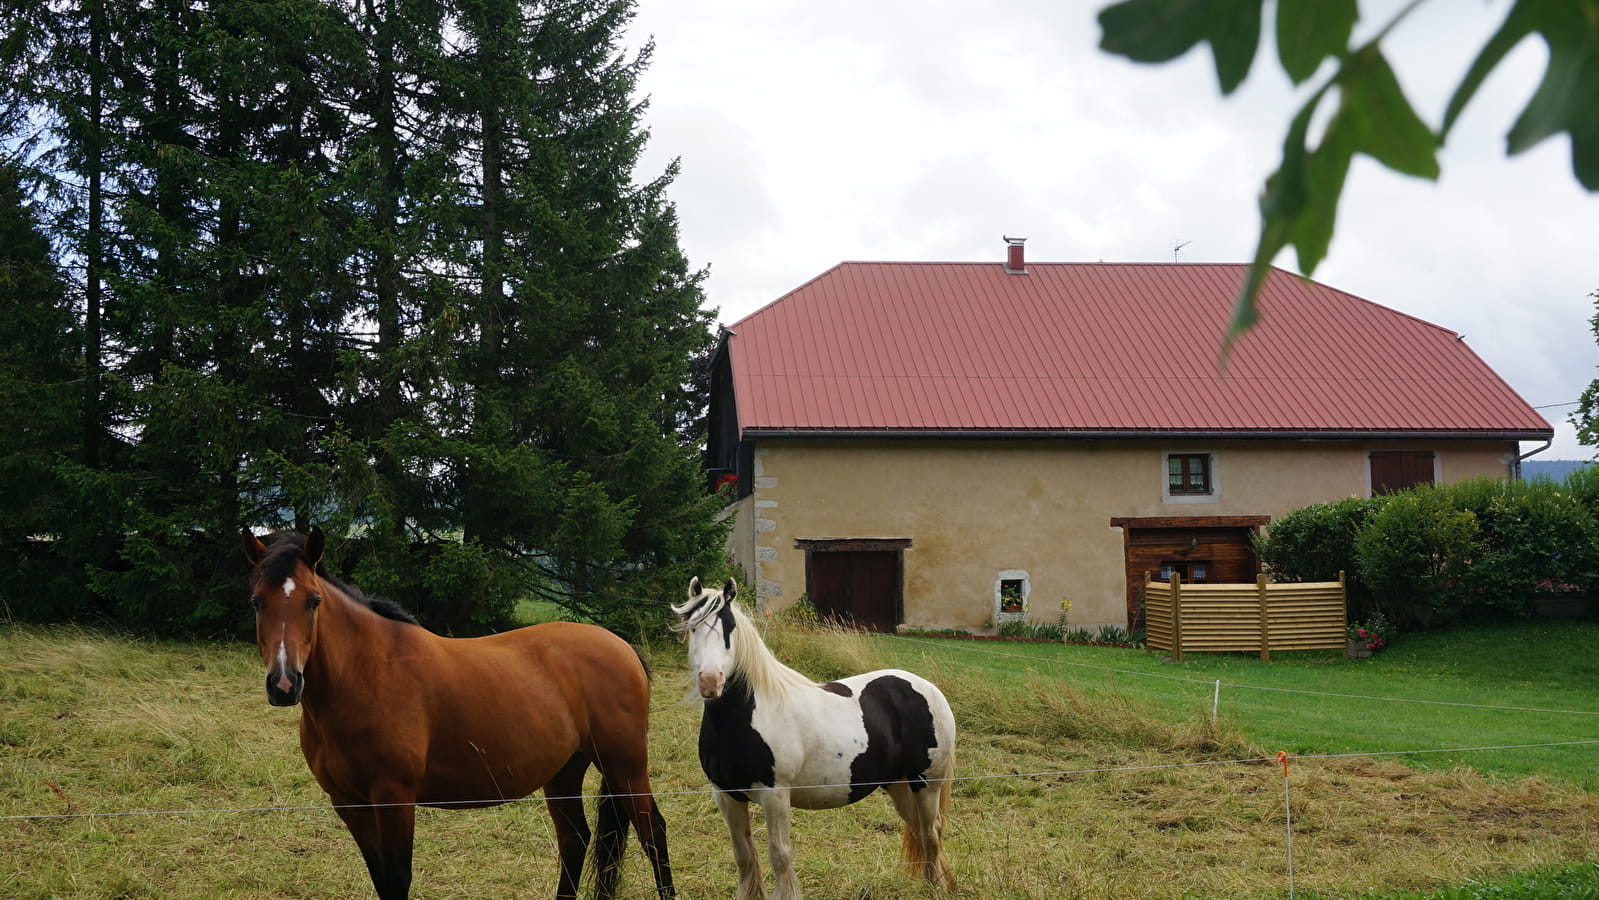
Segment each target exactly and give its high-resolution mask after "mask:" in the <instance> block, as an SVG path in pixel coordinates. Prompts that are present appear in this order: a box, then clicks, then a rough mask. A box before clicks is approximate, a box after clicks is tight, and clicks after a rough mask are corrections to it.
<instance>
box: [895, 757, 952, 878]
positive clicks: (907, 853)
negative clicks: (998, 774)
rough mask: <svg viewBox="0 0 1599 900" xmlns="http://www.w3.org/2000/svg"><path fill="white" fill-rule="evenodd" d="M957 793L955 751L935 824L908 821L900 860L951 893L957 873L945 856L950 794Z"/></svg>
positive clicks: (942, 779) (942, 784)
mask: <svg viewBox="0 0 1599 900" xmlns="http://www.w3.org/2000/svg"><path fill="white" fill-rule="evenodd" d="M954 789H955V748H954V747H951V748H950V750H949V758H948V759H947V761H946V762H945V765H944V772H943V775H942V776H941V777H940V778H939V781H938V804H937V807H936V811H933V810H929V812H932V815H931V818H932V821H930V822H928V821H922V816H920V815H917V816H915V817H914V818H907V819H906V820H905V832H904V837H903V838H902V839H901V843H900V860H901V861H902V862H903V863H904V864H905V867H906V868H907V869H909V870H910V871H911V872H913V873H917V874H921V875H922V876H924V877H926V878H927V880H928V881H930V882H933V883H934V884H941V885H943V887H944V889H945V890H950V891H953V890H954V889H955V870H954V868H953V867H952V866H950V864H949V857H948V856H946V855H945V854H944V822H945V819H946V816H947V815H948V811H949V798H950V794H951V792H953V791H954ZM911 803H912V804H913V806H916V808H917V809H918V810H921V809H927V807H923V806H920V805H919V804H917V803H916V801H915V799H914V798H913V799H912V801H911Z"/></svg>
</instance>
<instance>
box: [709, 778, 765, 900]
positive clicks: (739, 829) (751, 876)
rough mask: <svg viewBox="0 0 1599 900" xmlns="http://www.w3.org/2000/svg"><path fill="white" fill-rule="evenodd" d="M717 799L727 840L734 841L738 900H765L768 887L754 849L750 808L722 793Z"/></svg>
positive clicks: (716, 793)
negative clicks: (763, 879)
mask: <svg viewBox="0 0 1599 900" xmlns="http://www.w3.org/2000/svg"><path fill="white" fill-rule="evenodd" d="M714 796H715V797H716V807H717V808H718V809H720V810H721V811H722V821H724V822H726V823H727V833H728V836H729V837H731V838H732V839H733V862H734V863H735V864H737V866H738V900H766V886H765V885H764V884H762V882H761V855H760V851H758V850H756V849H755V835H754V834H753V833H752V832H751V831H750V805H749V804H748V803H746V802H744V801H742V800H735V799H733V798H732V797H730V796H728V795H727V794H726V793H725V792H723V791H715V792H714Z"/></svg>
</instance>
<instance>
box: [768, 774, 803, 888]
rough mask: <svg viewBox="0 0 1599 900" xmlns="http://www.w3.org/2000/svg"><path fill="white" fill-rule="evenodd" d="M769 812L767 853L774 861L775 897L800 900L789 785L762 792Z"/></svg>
mask: <svg viewBox="0 0 1599 900" xmlns="http://www.w3.org/2000/svg"><path fill="white" fill-rule="evenodd" d="M759 797H760V801H761V810H762V811H763V812H764V813H766V855H767V857H768V858H770V859H771V861H772V882H773V884H774V886H775V890H774V891H773V894H772V896H773V898H774V900H800V887H799V877H798V876H797V875H795V874H794V845H793V844H791V843H789V836H788V834H789V830H788V826H789V821H790V819H791V818H792V817H793V816H792V812H793V806H792V804H791V802H790V800H789V795H788V789H787V788H772V789H771V790H769V791H762V792H761V793H760V795H759Z"/></svg>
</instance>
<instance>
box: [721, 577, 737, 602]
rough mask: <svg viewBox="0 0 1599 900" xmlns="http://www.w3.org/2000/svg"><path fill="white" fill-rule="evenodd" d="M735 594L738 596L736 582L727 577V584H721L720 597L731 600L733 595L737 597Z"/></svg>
mask: <svg viewBox="0 0 1599 900" xmlns="http://www.w3.org/2000/svg"><path fill="white" fill-rule="evenodd" d="M737 596H738V582H737V581H734V580H733V579H731V578H729V579H727V584H725V585H723V586H722V599H724V600H732V599H733V598H734V597H737Z"/></svg>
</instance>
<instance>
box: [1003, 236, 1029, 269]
mask: <svg viewBox="0 0 1599 900" xmlns="http://www.w3.org/2000/svg"><path fill="white" fill-rule="evenodd" d="M1003 237H1004V238H1005V271H1006V272H1008V273H1010V274H1012V275H1026V274H1027V254H1026V251H1025V250H1024V248H1023V246H1022V245H1023V244H1026V243H1027V238H1024V237H1011V236H1010V235H1008V234H1007V235H1003Z"/></svg>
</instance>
